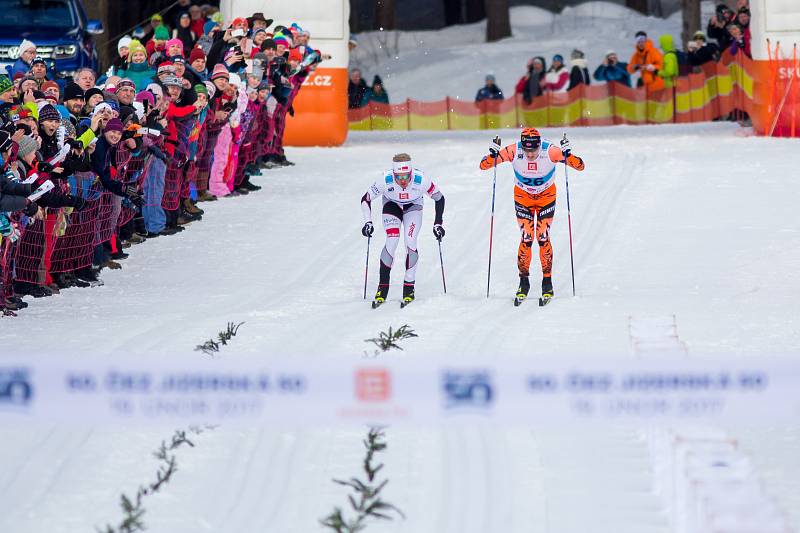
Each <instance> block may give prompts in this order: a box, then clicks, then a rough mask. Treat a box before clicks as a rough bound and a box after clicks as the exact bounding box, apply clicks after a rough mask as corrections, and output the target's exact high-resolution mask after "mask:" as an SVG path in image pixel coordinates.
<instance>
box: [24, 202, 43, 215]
mask: <svg viewBox="0 0 800 533" xmlns="http://www.w3.org/2000/svg"><path fill="white" fill-rule="evenodd" d="M22 212H23V213H25V216H27V217H32V216H34V215H36V213H38V212H39V206H38V205H37V204H36V202H29V203H28V205H26V206H25V209H23V210H22Z"/></svg>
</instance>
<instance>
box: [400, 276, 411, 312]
mask: <svg viewBox="0 0 800 533" xmlns="http://www.w3.org/2000/svg"><path fill="white" fill-rule="evenodd" d="M413 301H414V282H411V283H408V282H405V283H403V302H402V303H401V304H400V309H402V308H403V307H405V306H407V305H408V304H410V303H411V302H413Z"/></svg>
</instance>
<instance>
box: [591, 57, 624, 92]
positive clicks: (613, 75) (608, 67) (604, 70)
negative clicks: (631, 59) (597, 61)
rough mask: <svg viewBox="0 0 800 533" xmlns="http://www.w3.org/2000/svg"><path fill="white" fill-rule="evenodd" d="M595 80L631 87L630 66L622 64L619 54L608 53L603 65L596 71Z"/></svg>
mask: <svg viewBox="0 0 800 533" xmlns="http://www.w3.org/2000/svg"><path fill="white" fill-rule="evenodd" d="M594 79H596V80H597V81H606V82H609V81H615V82H617V83H621V84H623V85H625V86H626V87H630V86H631V75H630V74H629V73H628V64H627V63H624V62H620V60H619V57H618V56H617V53H616V52H615V51H613V50H609V51H608V52H606V56H605V58H603V63H602V64H601V65H598V67H597V68H596V69H595V70H594Z"/></svg>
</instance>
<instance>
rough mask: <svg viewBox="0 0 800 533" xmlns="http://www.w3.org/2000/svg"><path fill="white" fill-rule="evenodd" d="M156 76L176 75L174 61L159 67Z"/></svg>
mask: <svg viewBox="0 0 800 533" xmlns="http://www.w3.org/2000/svg"><path fill="white" fill-rule="evenodd" d="M156 74H158V75H159V76H160V75H161V74H175V65H173V64H172V61H164V62H163V63H161V64H160V65H158V70H157V71H156Z"/></svg>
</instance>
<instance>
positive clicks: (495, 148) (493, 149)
mask: <svg viewBox="0 0 800 533" xmlns="http://www.w3.org/2000/svg"><path fill="white" fill-rule="evenodd" d="M502 146H503V145H502V141H501V140H500V136H497V137H495V138H494V139H492V144H490V145H489V155H491V156H492V157H494V158H496V157H497V156H499V155H500V150H501V149H502Z"/></svg>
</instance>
